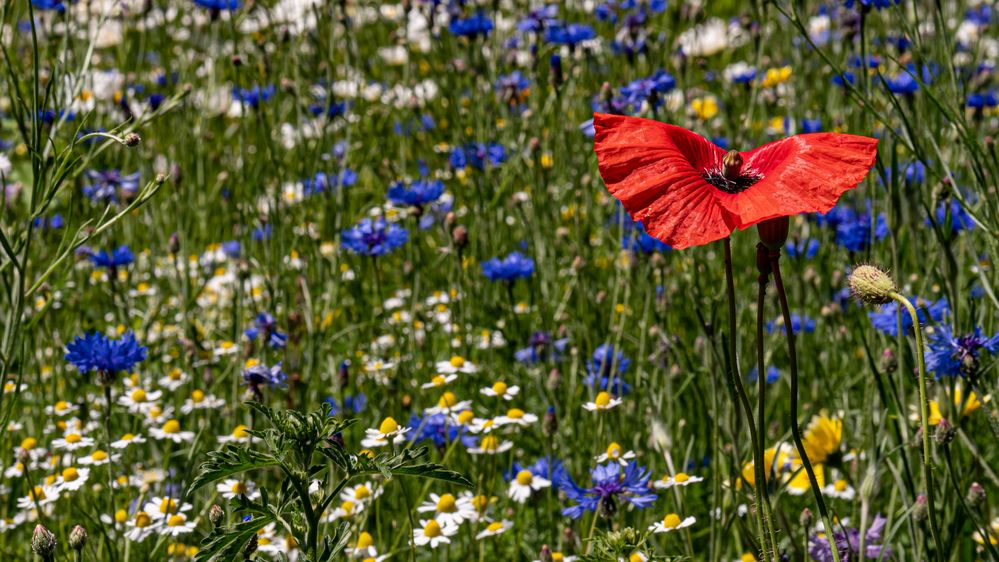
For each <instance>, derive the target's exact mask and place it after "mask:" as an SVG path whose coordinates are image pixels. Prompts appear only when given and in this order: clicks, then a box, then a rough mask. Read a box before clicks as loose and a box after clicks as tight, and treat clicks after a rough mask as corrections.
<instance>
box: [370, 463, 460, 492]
mask: <svg viewBox="0 0 999 562" xmlns="http://www.w3.org/2000/svg"><path fill="white" fill-rule="evenodd" d="M389 472H391V473H392V475H393V476H399V475H404V476H417V477H419V478H430V479H433V480H443V481H445V482H450V483H452V484H458V485H459V486H464V487H466V488H473V487H474V485H473V484H472V481H471V480H469V479H468V478H465V476H464V475H462V474H461V473H460V472H455V471H453V470H449V469H448V468H447V467H444V466H441V465H439V464H434V463H424V464H416V465H409V466H400V467H396V468H393V469H390V470H389Z"/></svg>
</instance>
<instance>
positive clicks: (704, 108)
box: [690, 96, 718, 121]
mask: <svg viewBox="0 0 999 562" xmlns="http://www.w3.org/2000/svg"><path fill="white" fill-rule="evenodd" d="M690 109H692V110H693V111H694V115H696V116H697V118H698V119H702V120H704V121H707V120H708V119H711V118H712V117H714V116H715V115H718V100H717V99H716V98H715V97H714V96H706V97H703V98H695V99H693V100H692V101H691V102H690Z"/></svg>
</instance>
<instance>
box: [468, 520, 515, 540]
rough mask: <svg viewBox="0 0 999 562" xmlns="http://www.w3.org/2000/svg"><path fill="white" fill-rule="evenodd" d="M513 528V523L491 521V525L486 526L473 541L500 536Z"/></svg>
mask: <svg viewBox="0 0 999 562" xmlns="http://www.w3.org/2000/svg"><path fill="white" fill-rule="evenodd" d="M512 527H513V523H512V522H510V521H506V520H503V521H493V522H492V523H490V524H488V525H486V528H485V529H483V530H482V532H481V533H479V534H477V535H475V540H477V541H480V540H482V539H484V538H486V537H495V536H496V535H501V534H503V533H505V532H506V531H508V530H509V529H510V528H512Z"/></svg>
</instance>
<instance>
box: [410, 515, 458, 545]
mask: <svg viewBox="0 0 999 562" xmlns="http://www.w3.org/2000/svg"><path fill="white" fill-rule="evenodd" d="M457 532H458V527H457V526H456V525H441V524H440V523H438V522H437V520H436V519H431V520H429V521H426V520H422V519H421V520H420V528H419V529H413V542H414V543H416V546H425V545H430V548H437V547H438V546H440V545H442V544H450V542H451V539H450V538H448V537H452V536H454V535H455V534H456V533H457Z"/></svg>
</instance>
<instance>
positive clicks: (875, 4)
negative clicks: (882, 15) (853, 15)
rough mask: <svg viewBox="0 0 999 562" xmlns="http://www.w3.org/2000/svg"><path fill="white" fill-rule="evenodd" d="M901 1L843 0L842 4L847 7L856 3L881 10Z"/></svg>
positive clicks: (859, 5) (861, 6)
mask: <svg viewBox="0 0 999 562" xmlns="http://www.w3.org/2000/svg"><path fill="white" fill-rule="evenodd" d="M901 2H902V0H845V2H844V3H843V5H844V6H846V7H847V8H848V9H849V8H853V7H854V5H857V6H858V7H859V8H874V9H877V10H883V9H885V8H891V7H892V6H897V5H898V4H900V3H901Z"/></svg>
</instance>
